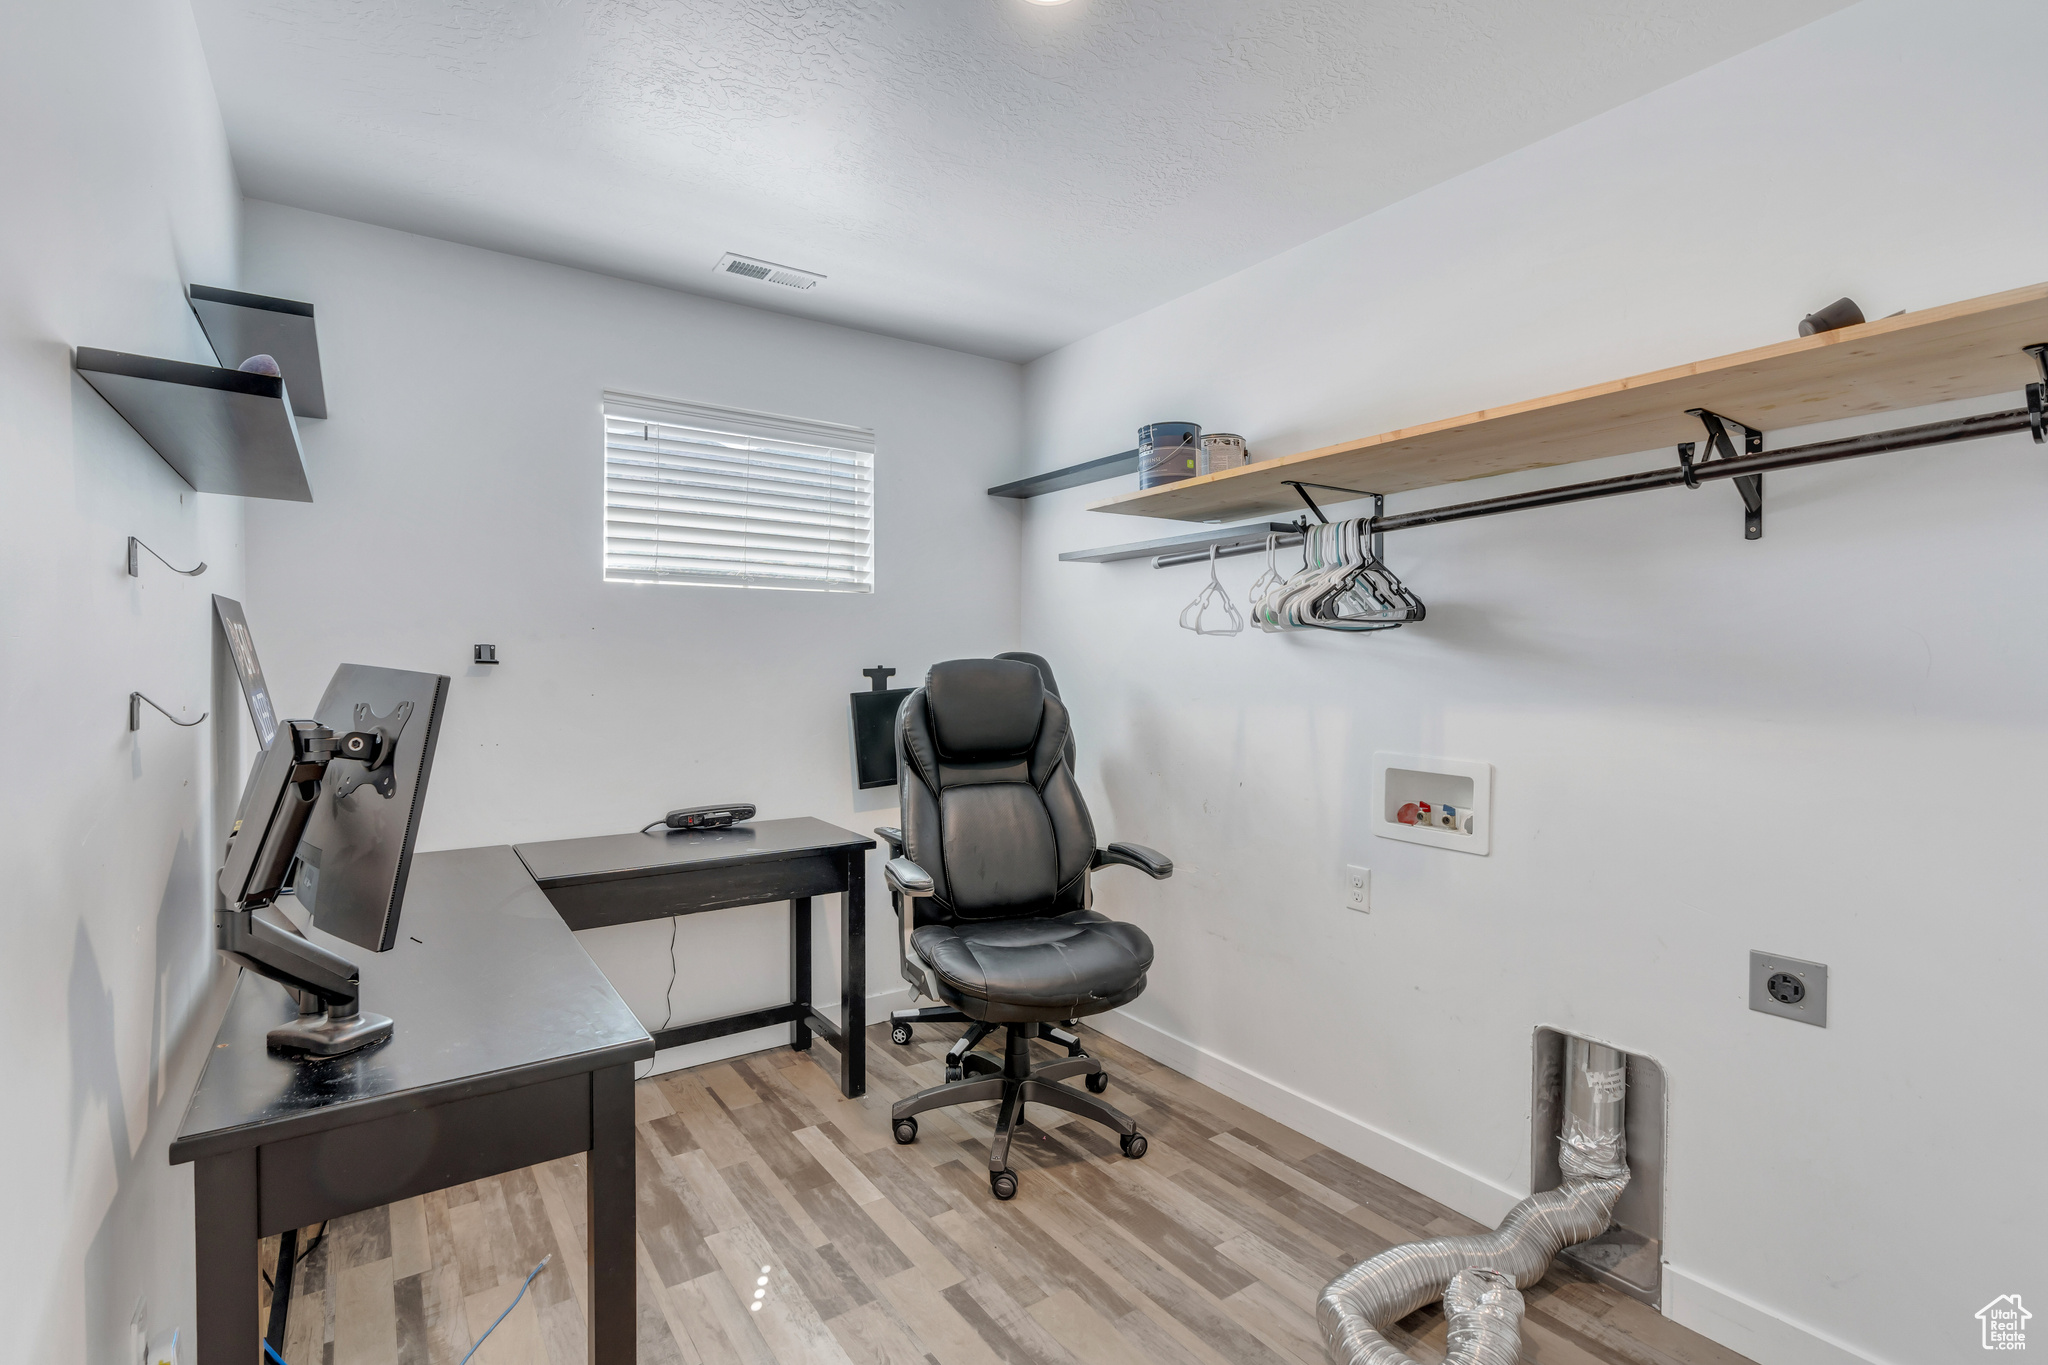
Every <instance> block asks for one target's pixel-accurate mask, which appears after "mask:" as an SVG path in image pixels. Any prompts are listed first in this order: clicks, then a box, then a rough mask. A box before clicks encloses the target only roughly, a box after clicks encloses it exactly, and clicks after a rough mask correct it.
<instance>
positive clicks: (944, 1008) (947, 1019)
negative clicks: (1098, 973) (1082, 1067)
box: [889, 1005, 1087, 1080]
mask: <svg viewBox="0 0 2048 1365" xmlns="http://www.w3.org/2000/svg"><path fill="white" fill-rule="evenodd" d="M1080 1022H1081V1021H1080V1020H1078V1019H1068V1020H1065V1021H1064V1025H1065V1026H1064V1027H1062V1026H1061V1025H1059V1024H1017V1025H1014V1027H1016V1028H1024V1029H1036V1030H1037V1032H1036V1033H1035V1034H1033V1035H1032V1036H1033V1037H1035V1038H1043V1039H1045V1040H1046V1041H1047V1042H1048V1043H1057V1044H1058V1045H1059V1046H1061V1047H1063V1048H1065V1049H1066V1050H1067V1055H1068V1056H1069V1057H1085V1056H1086V1055H1087V1053H1086V1052H1085V1051H1084V1050H1083V1049H1082V1047H1081V1040H1080V1039H1079V1038H1077V1037H1075V1036H1074V1035H1073V1034H1072V1033H1070V1032H1068V1030H1069V1029H1071V1028H1073V1027H1074V1026H1075V1025H1077V1024H1079V1023H1080ZM913 1024H967V1025H969V1026H970V1027H969V1029H968V1032H969V1033H970V1034H971V1035H972V1036H973V1041H972V1042H967V1043H964V1044H962V1043H955V1044H954V1045H953V1047H952V1049H951V1050H950V1051H949V1052H947V1054H946V1067H947V1070H948V1072H949V1073H950V1072H951V1070H952V1069H953V1068H954V1067H955V1066H957V1065H958V1064H959V1060H960V1057H961V1056H964V1055H965V1054H966V1052H967V1050H968V1049H969V1048H971V1047H973V1046H974V1045H975V1044H976V1043H979V1042H980V1041H981V1040H982V1039H983V1038H986V1037H987V1036H988V1035H989V1034H990V1033H992V1032H994V1031H995V1030H996V1028H998V1027H1000V1026H999V1025H995V1024H977V1023H975V1021H974V1020H972V1019H969V1018H968V1017H967V1016H966V1015H964V1014H962V1013H961V1012H960V1011H959V1010H956V1009H954V1008H953V1007H952V1006H951V1005H925V1006H923V1007H921V1008H916V1009H907V1010H891V1011H890V1012H889V1041H890V1042H892V1043H894V1044H896V1046H898V1047H905V1046H907V1045H908V1044H909V1043H910V1040H911V1036H912V1035H911V1025H913ZM976 1029H979V1030H980V1031H979V1032H976V1031H975V1030H976ZM946 1079H948V1080H958V1079H959V1077H957V1076H953V1075H950V1074H949V1075H948V1076H947V1078H946Z"/></svg>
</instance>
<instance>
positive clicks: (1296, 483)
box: [1281, 479, 1387, 559]
mask: <svg viewBox="0 0 2048 1365" xmlns="http://www.w3.org/2000/svg"><path fill="white" fill-rule="evenodd" d="M1281 482H1282V483H1284V484H1286V485H1287V486H1288V487H1289V488H1292V489H1293V490H1294V491H1295V493H1296V494H1297V495H1298V496H1299V497H1300V498H1301V500H1302V501H1303V502H1305V503H1307V504H1308V510H1309V511H1311V512H1313V513H1315V514H1316V520H1317V521H1320V522H1322V523H1324V524H1325V525H1328V524H1329V520H1330V519H1329V518H1328V517H1326V516H1324V515H1323V509H1322V508H1320V507H1318V506H1316V500H1315V499H1314V498H1312V497H1310V496H1309V495H1308V490H1309V489H1311V488H1322V489H1327V490H1328V491H1329V492H1332V493H1349V494H1351V495H1352V496H1354V497H1360V498H1371V499H1372V517H1371V519H1370V522H1369V523H1368V524H1370V525H1371V526H1372V528H1373V529H1372V557H1373V558H1374V559H1379V558H1381V557H1382V552H1383V551H1384V550H1385V549H1386V538H1385V536H1384V535H1383V534H1382V533H1381V531H1380V530H1379V526H1378V523H1379V520H1380V518H1381V517H1384V516H1385V515H1386V514H1387V495H1386V494H1384V493H1368V492H1366V491H1365V490H1364V489H1363V488H1345V487H1342V486H1341V485H1338V484H1334V483H1308V482H1306V481H1305V480H1302V479H1282V480H1281ZM1301 532H1302V534H1303V535H1307V534H1308V520H1307V519H1306V518H1303V520H1302V523H1301Z"/></svg>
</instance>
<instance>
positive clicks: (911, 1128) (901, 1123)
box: [889, 1023, 1145, 1199]
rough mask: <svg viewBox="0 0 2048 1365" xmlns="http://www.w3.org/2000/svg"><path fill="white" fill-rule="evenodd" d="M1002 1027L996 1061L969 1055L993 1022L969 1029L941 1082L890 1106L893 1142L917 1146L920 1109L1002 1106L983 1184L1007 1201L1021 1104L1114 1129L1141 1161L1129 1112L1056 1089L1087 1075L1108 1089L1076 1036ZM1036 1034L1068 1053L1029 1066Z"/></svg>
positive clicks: (1012, 1188) (1042, 1028)
mask: <svg viewBox="0 0 2048 1365" xmlns="http://www.w3.org/2000/svg"><path fill="white" fill-rule="evenodd" d="M1003 1027H1004V1028H1005V1030H1006V1037H1005V1040H1004V1048H1003V1060H1002V1061H1001V1062H1000V1063H998V1062H997V1061H996V1059H995V1058H993V1057H991V1056H989V1055H987V1054H986V1053H980V1052H975V1051H973V1048H974V1045H975V1044H976V1043H978V1042H980V1041H981V1040H982V1039H983V1038H986V1037H987V1036H988V1035H989V1034H990V1033H992V1032H994V1031H995V1028H996V1025H993V1024H981V1023H977V1024H973V1025H971V1026H970V1027H969V1028H968V1030H967V1032H966V1034H964V1035H963V1036H962V1037H961V1039H960V1041H959V1042H957V1043H955V1044H954V1045H953V1047H952V1049H951V1050H950V1051H949V1052H948V1053H947V1054H946V1063H947V1066H946V1075H947V1078H948V1079H947V1081H946V1083H945V1084H944V1085H935V1086H933V1087H931V1088H930V1089H929V1090H920V1091H918V1092H917V1093H916V1094H915V1095H911V1096H909V1097H907V1098H905V1099H901V1100H898V1101H897V1102H896V1103H895V1104H894V1105H892V1106H891V1107H890V1110H889V1118H890V1121H891V1123H893V1124H894V1126H895V1130H896V1140H897V1141H898V1142H915V1141H917V1117H916V1116H917V1115H919V1114H922V1113H924V1112H925V1111H926V1110H930V1109H950V1108H952V1107H953V1106H954V1105H958V1104H978V1103H983V1102H986V1101H989V1100H995V1101H997V1102H998V1103H999V1104H1000V1105H1001V1108H1000V1109H998V1110H997V1113H996V1135H995V1141H993V1142H992V1143H990V1144H989V1150H988V1170H989V1186H990V1188H991V1189H992V1190H994V1192H995V1195H996V1198H998V1199H1008V1198H1010V1197H1011V1196H1013V1195H1015V1194H1016V1192H1017V1177H1016V1173H1015V1172H1014V1171H1012V1170H1010V1140H1011V1138H1012V1137H1014V1136H1015V1135H1016V1132H1017V1128H1018V1126H1019V1125H1020V1124H1022V1123H1023V1121H1024V1106H1025V1105H1027V1104H1048V1105H1051V1106H1052V1107H1053V1108H1055V1109H1064V1110H1066V1111H1067V1112H1068V1113H1070V1114H1079V1115H1080V1116H1081V1117H1082V1118H1085V1119H1093V1120H1094V1121H1095V1122H1097V1123H1100V1124H1102V1125H1103V1126H1105V1127H1108V1128H1114V1129H1115V1130H1116V1131H1117V1132H1118V1134H1120V1135H1121V1137H1122V1146H1123V1152H1124V1155H1125V1156H1128V1157H1141V1156H1143V1155H1144V1154H1145V1138H1144V1135H1143V1134H1141V1133H1139V1132H1138V1124H1137V1121H1136V1120H1135V1119H1133V1118H1132V1117H1131V1116H1130V1115H1129V1114H1126V1113H1124V1112H1123V1110H1121V1109H1118V1108H1117V1107H1116V1106H1115V1105H1113V1104H1108V1103H1105V1102H1104V1101H1102V1100H1099V1099H1097V1098H1095V1096H1093V1095H1088V1094H1083V1093H1082V1092H1081V1091H1078V1090H1070V1089H1068V1088H1067V1087H1066V1086H1064V1085H1061V1084H1059V1082H1060V1081H1062V1080H1064V1079H1066V1078H1067V1077H1069V1076H1087V1077H1090V1078H1091V1079H1090V1081H1089V1086H1090V1088H1091V1089H1092V1088H1094V1081H1093V1079H1092V1078H1093V1077H1096V1076H1104V1088H1106V1086H1107V1077H1106V1075H1105V1073H1104V1072H1103V1070H1102V1063H1101V1062H1099V1061H1097V1060H1096V1059H1095V1058H1093V1057H1090V1056H1089V1055H1088V1054H1087V1053H1086V1052H1084V1051H1082V1049H1081V1040H1080V1039H1078V1038H1075V1037H1074V1036H1073V1035H1072V1034H1070V1033H1066V1031H1065V1030H1063V1029H1057V1028H1054V1027H1053V1026H1051V1025H1049V1024H1009V1025H1005V1026H1003ZM1038 1037H1045V1038H1047V1039H1048V1041H1052V1042H1058V1043H1061V1044H1064V1045H1067V1046H1068V1048H1069V1055H1068V1056H1067V1057H1065V1058H1063V1059H1062V1060H1060V1061H1057V1062H1051V1063H1048V1064H1047V1065H1045V1066H1039V1067H1034V1066H1033V1065H1032V1064H1031V1040H1032V1039H1034V1038H1038Z"/></svg>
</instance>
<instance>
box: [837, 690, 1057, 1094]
mask: <svg viewBox="0 0 2048 1365" xmlns="http://www.w3.org/2000/svg"><path fill="white" fill-rule="evenodd" d="M996 657H997V658H998V659H1014V660H1016V661H1017V662H1018V663H1025V664H1030V665H1031V666H1032V667H1033V668H1035V669H1037V670H1038V678H1039V681H1040V682H1042V683H1044V684H1045V690H1046V691H1047V692H1050V693H1051V694H1052V695H1053V696H1055V697H1057V696H1059V694H1060V684H1059V680H1058V679H1057V678H1055V677H1053V675H1052V665H1051V664H1050V663H1047V662H1046V659H1045V656H1044V655H1042V654H1028V653H1026V652H1024V651H1023V650H1012V651H1010V652H1009V653H1006V654H998V655H996ZM1062 752H1063V753H1064V754H1065V755H1066V760H1067V771H1068V772H1072V771H1073V770H1074V731H1073V728H1072V727H1071V726H1070V727H1068V730H1067V743H1066V746H1065V748H1064V749H1063V750H1062ZM898 771H899V772H900V771H901V767H900V765H899V768H898ZM875 833H876V834H877V835H879V836H881V838H882V840H883V842H885V843H887V844H888V845H889V856H890V857H891V858H900V857H902V856H903V831H902V830H901V829H898V828H897V827H896V826H894V825H878V826H876V828H875ZM889 899H890V901H891V902H892V903H893V905H894V907H895V910H896V947H897V953H898V956H899V958H900V959H901V962H902V971H903V979H904V980H905V981H907V982H909V983H910V989H911V991H912V992H913V995H912V997H911V998H912V999H913V1000H914V999H916V998H917V996H920V995H921V996H924V997H926V998H927V999H933V1000H935V999H937V998H938V997H937V996H935V995H933V994H932V993H931V989H930V978H929V977H928V975H927V973H926V970H925V966H924V964H923V963H922V962H919V961H918V960H917V955H916V954H915V953H913V952H912V951H911V950H910V931H911V929H912V928H913V927H914V926H913V925H912V924H911V922H910V918H909V916H908V915H906V914H905V913H904V902H903V897H902V895H901V894H900V893H897V892H895V891H891V892H890V895H889ZM967 1022H969V1020H968V1018H967V1016H966V1015H964V1014H962V1013H961V1012H960V1011H959V1010H956V1009H954V1008H953V1007H952V1006H951V1005H922V1006H920V1005H912V1006H910V1007H909V1008H908V1009H900V1010H891V1011H890V1012H889V1037H890V1039H891V1040H892V1041H893V1042H895V1044H896V1045H897V1046H898V1047H907V1046H909V1044H910V1040H911V1037H912V1036H913V1035H912V1026H913V1025H916V1024H964V1023H967ZM1061 1022H1063V1023H1071V1022H1073V1021H1072V1020H1063V1021H1061ZM1038 1036H1039V1037H1041V1038H1043V1039H1045V1040H1046V1041H1048V1042H1053V1043H1058V1044H1059V1045H1060V1046H1061V1047H1063V1048H1065V1049H1066V1050H1067V1055H1068V1056H1070V1057H1080V1056H1083V1055H1085V1054H1084V1050H1083V1049H1082V1046H1081V1040H1080V1039H1079V1038H1077V1037H1075V1036H1074V1035H1073V1034H1071V1033H1069V1032H1067V1031H1066V1030H1065V1029H1063V1028H1060V1027H1058V1026H1056V1025H1053V1024H1046V1025H1043V1026H1041V1027H1040V1029H1039V1031H1038ZM979 1041H980V1039H979V1037H969V1038H963V1039H962V1040H961V1041H960V1042H959V1043H957V1044H956V1045H955V1046H954V1048H953V1050H952V1051H951V1052H949V1053H948V1054H947V1056H946V1079H947V1080H949V1081H957V1080H959V1079H960V1058H961V1057H962V1056H963V1055H964V1054H965V1053H966V1052H967V1051H968V1049H969V1048H971V1047H973V1046H974V1044H975V1043H976V1042H979Z"/></svg>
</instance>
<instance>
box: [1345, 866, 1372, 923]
mask: <svg viewBox="0 0 2048 1365" xmlns="http://www.w3.org/2000/svg"><path fill="white" fill-rule="evenodd" d="M1344 904H1345V905H1346V906H1348V907H1350V908H1351V909H1353V910H1357V911H1359V912H1361V913H1363V914H1370V913H1372V869H1371V868H1369V867H1359V866H1357V865H1356V864H1353V865H1352V866H1350V867H1347V868H1345V869H1344Z"/></svg>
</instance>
